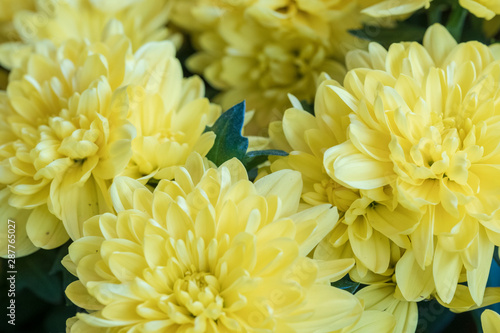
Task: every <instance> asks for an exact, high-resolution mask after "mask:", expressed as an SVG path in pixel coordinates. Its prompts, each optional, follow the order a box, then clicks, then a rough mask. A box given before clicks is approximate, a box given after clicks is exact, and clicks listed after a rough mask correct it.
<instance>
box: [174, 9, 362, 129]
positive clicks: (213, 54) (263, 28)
mask: <svg viewBox="0 0 500 333" xmlns="http://www.w3.org/2000/svg"><path fill="white" fill-rule="evenodd" d="M177 3H178V5H177V6H176V7H174V8H177V9H174V13H176V12H177V11H179V12H181V9H179V8H184V9H183V10H182V11H184V13H189V15H191V16H192V18H191V21H196V22H197V23H194V24H190V23H188V25H189V26H186V27H184V26H183V28H184V29H186V30H187V31H188V32H189V33H191V35H192V39H193V43H194V45H195V48H196V49H197V50H198V52H197V53H196V54H195V55H194V56H192V57H190V58H189V59H188V61H187V66H188V68H189V69H190V70H192V71H194V72H197V73H202V74H203V76H204V77H205V78H206V79H207V81H208V82H209V83H210V84H211V85H212V86H213V87H215V88H217V89H219V90H221V91H222V93H221V94H220V95H218V97H217V99H216V101H217V102H219V103H220V104H221V105H222V107H223V109H227V108H229V107H231V106H232V105H234V104H236V103H239V102H241V101H242V100H243V99H245V100H246V101H247V105H248V108H249V109H251V110H255V117H254V121H253V122H252V124H253V126H252V127H253V128H252V129H251V131H252V132H253V133H256V132H257V130H259V129H261V128H262V127H267V124H268V123H269V122H270V121H271V120H276V119H281V117H282V114H283V111H284V110H285V109H286V107H287V106H288V105H289V104H288V100H287V93H292V94H294V95H295V96H296V97H297V98H299V99H300V100H306V101H308V102H312V100H313V98H314V92H315V90H316V88H317V83H318V77H319V75H320V74H321V73H322V72H326V73H328V74H329V75H331V76H332V77H334V78H336V79H338V80H342V78H343V76H344V75H345V68H344V66H343V61H344V55H345V54H346V52H347V51H349V50H351V49H354V48H356V47H362V46H364V45H365V44H366V42H364V41H362V40H360V39H357V38H356V37H354V36H352V35H351V34H349V33H348V30H349V29H355V28H359V27H361V14H360V8H359V7H358V5H357V2H356V1H353V2H339V1H334V2H331V1H330V2H328V1H310V0H308V1H281V2H280V1H278V2H276V1H257V0H256V1H237V2H236V3H234V2H233V1H226V2H225V1H190V2H189V3H190V4H191V5H188V3H184V2H177ZM186 6H189V7H190V8H185V7H186ZM209 8H210V9H209ZM202 9H203V10H202ZM173 16H175V15H173ZM177 19H178V20H179V21H183V22H184V23H185V24H186V23H187V22H191V21H188V20H187V18H186V17H185V16H184V18H183V16H180V17H177ZM174 21H175V22H176V19H174ZM203 22H205V23H204V24H201V23H203ZM200 24H201V26H200ZM259 134H262V133H259Z"/></svg>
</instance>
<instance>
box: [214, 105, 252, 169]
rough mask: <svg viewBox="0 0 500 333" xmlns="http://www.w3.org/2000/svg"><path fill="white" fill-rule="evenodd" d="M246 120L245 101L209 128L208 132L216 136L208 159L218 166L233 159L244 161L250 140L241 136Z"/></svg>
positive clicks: (228, 111) (225, 113) (224, 114)
mask: <svg viewBox="0 0 500 333" xmlns="http://www.w3.org/2000/svg"><path fill="white" fill-rule="evenodd" d="M244 120H245V102H244V101H243V102H241V103H239V104H236V105H235V106H233V107H232V108H230V109H229V110H227V111H226V112H224V113H223V114H222V115H221V116H220V117H219V119H217V121H216V122H215V124H214V125H213V126H212V127H207V129H206V131H212V132H214V133H215V135H216V138H215V142H214V145H213V147H212V149H211V150H210V151H209V152H208V154H207V158H208V159H209V160H210V161H212V162H214V163H215V164H216V165H217V166H219V165H221V164H222V163H224V162H226V161H227V160H230V159H231V158H233V157H236V158H237V159H239V160H240V161H243V159H244V157H245V154H246V151H247V149H248V139H247V138H245V137H244V136H242V135H241V131H242V129H243V122H244Z"/></svg>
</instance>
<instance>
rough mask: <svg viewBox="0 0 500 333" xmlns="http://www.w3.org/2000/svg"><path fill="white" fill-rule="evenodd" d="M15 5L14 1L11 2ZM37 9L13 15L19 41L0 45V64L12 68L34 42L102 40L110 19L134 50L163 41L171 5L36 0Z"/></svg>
mask: <svg viewBox="0 0 500 333" xmlns="http://www.w3.org/2000/svg"><path fill="white" fill-rule="evenodd" d="M12 2H14V1H12ZM34 2H35V4H36V6H35V7H36V8H26V9H30V10H25V11H18V12H17V13H16V14H15V15H13V25H14V27H15V32H16V33H17V34H18V35H19V38H20V39H21V41H20V42H15V41H13V42H9V43H5V44H3V45H1V46H0V63H1V64H2V66H4V67H7V68H11V67H12V66H14V65H16V61H17V55H18V54H19V53H25V52H32V51H33V50H32V49H33V47H34V46H33V43H36V42H38V41H41V40H44V39H49V40H51V41H52V42H53V43H54V44H56V45H60V44H62V43H63V42H64V41H66V40H69V39H77V40H83V39H86V40H89V41H90V42H98V41H100V40H101V37H102V31H103V30H104V29H105V28H106V26H107V25H109V24H110V22H111V21H112V20H118V21H120V22H121V23H122V25H123V30H124V32H125V34H126V35H127V37H128V38H129V39H130V40H131V42H132V47H133V49H134V50H137V49H139V48H140V47H141V46H142V45H144V44H145V43H147V42H149V41H158V40H163V39H166V38H167V37H169V35H170V36H171V37H172V38H173V39H174V40H176V41H177V42H179V36H172V34H170V33H169V31H168V30H167V28H166V23H167V22H168V18H169V11H170V5H169V4H168V1H156V0H131V1H114V0H104V1H102V0H100V1H97V0H75V1H68V0H48V1H47V0H37V1H34Z"/></svg>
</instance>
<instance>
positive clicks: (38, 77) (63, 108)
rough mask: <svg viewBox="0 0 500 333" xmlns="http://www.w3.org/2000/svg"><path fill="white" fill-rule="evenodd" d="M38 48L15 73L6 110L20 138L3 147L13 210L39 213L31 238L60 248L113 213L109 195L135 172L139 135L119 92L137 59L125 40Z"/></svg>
mask: <svg viewBox="0 0 500 333" xmlns="http://www.w3.org/2000/svg"><path fill="white" fill-rule="evenodd" d="M37 48H38V52H37V53H36V54H32V55H30V56H27V57H24V58H22V59H20V61H21V62H22V64H21V65H20V66H19V67H16V68H14V69H13V70H12V72H11V74H10V76H9V85H8V87H7V92H6V96H5V97H6V102H5V103H2V104H1V107H2V108H3V110H2V112H3V113H4V115H5V119H6V122H7V124H8V126H7V128H6V129H5V131H4V132H3V134H2V135H10V134H9V133H11V134H12V135H10V137H9V139H8V140H6V141H7V142H5V144H3V145H2V160H1V162H0V168H1V175H2V176H1V179H0V181H1V183H2V184H3V185H5V186H8V188H9V190H10V192H11V194H10V197H9V201H8V204H9V206H12V207H14V208H17V209H32V210H33V212H32V214H31V218H30V219H29V220H28V221H27V224H26V231H27V234H28V237H29V238H30V239H31V240H32V242H34V244H35V245H36V246H37V247H43V248H53V247H57V246H58V245H61V244H62V243H64V242H65V241H66V240H68V234H69V236H71V237H72V238H78V237H79V235H80V231H81V225H80V223H79V221H80V219H81V218H83V219H84V220H85V219H87V218H88V217H90V216H92V215H94V214H98V213H103V212H106V211H108V210H109V209H110V208H111V200H110V198H109V195H108V194H107V188H108V187H109V185H110V183H111V181H112V179H113V178H114V177H115V176H116V175H118V174H119V173H120V172H121V171H122V170H123V169H124V168H125V166H126V165H127V163H128V161H129V159H130V156H131V155H132V150H131V149H130V147H131V140H132V138H133V137H134V136H135V129H134V127H133V126H132V124H130V122H129V121H128V120H127V115H128V111H129V109H128V105H127V97H126V94H125V93H126V92H125V91H124V90H123V89H118V88H119V87H120V85H121V84H122V82H123V78H124V74H125V70H124V66H125V63H126V62H127V61H128V60H129V58H130V57H131V56H132V54H131V52H130V43H129V41H128V39H127V38H126V37H124V36H122V35H109V36H108V37H106V38H105V39H104V41H103V42H100V43H94V44H89V43H85V42H79V41H75V40H71V41H68V42H67V43H64V45H62V46H61V47H59V48H56V47H55V46H54V45H53V44H52V43H49V42H44V43H40V44H38V45H37ZM60 220H63V223H64V224H63V223H61V221H60ZM66 232H67V233H66ZM3 241H4V239H2V242H3Z"/></svg>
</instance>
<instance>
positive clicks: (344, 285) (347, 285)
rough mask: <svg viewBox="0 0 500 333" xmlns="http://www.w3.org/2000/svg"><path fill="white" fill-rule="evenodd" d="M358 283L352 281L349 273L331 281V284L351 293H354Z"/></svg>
mask: <svg viewBox="0 0 500 333" xmlns="http://www.w3.org/2000/svg"><path fill="white" fill-rule="evenodd" d="M359 285H360V283H359V282H354V281H352V280H351V279H350V278H349V275H346V276H344V277H343V278H342V279H340V280H338V281H335V282H332V286H334V287H336V288H339V289H342V290H345V291H348V292H350V293H351V294H354V293H355V292H356V290H357V289H358V287H359Z"/></svg>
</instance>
